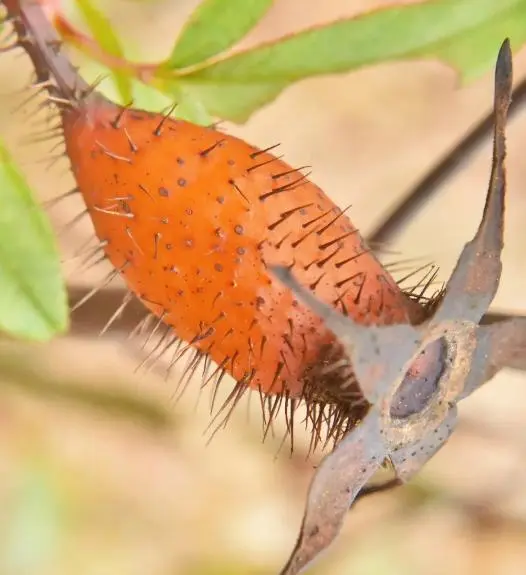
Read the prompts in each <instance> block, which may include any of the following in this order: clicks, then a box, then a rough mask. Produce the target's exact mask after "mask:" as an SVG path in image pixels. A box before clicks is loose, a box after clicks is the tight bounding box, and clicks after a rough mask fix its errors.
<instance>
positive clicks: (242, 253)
mask: <svg viewBox="0 0 526 575" xmlns="http://www.w3.org/2000/svg"><path fill="white" fill-rule="evenodd" d="M246 251H247V250H246V249H245V248H244V247H243V246H239V247H237V248H236V252H237V253H238V254H239V255H240V256H242V255H244V254H245V253H246Z"/></svg>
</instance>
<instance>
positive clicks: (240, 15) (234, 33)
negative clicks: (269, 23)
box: [167, 0, 273, 68]
mask: <svg viewBox="0 0 526 575" xmlns="http://www.w3.org/2000/svg"><path fill="white" fill-rule="evenodd" d="M272 1H273V0H228V1H227V2H225V0H203V2H201V4H200V5H199V6H198V7H197V8H196V10H195V11H194V12H193V14H192V15H191V16H190V18H189V19H188V20H187V21H186V23H185V26H184V28H183V30H182V32H181V34H180V36H179V38H178V40H177V42H176V44H175V46H174V48H173V50H172V54H171V56H170V57H169V59H168V63H167V65H168V67H170V68H184V67H186V66H192V65H194V64H198V63H199V62H202V61H203V60H206V59H208V58H211V57H212V56H215V55H216V54H219V53H220V52H223V51H224V50H226V49H227V48H230V46H232V45H233V44H234V43H235V42H237V41H238V40H241V39H242V38H243V36H245V35H246V34H247V33H248V32H249V30H251V29H252V28H253V27H254V26H255V25H256V24H257V23H258V22H259V20H261V18H262V17H263V15H264V14H265V13H266V12H267V10H268V9H269V8H270V6H271V5H272Z"/></svg>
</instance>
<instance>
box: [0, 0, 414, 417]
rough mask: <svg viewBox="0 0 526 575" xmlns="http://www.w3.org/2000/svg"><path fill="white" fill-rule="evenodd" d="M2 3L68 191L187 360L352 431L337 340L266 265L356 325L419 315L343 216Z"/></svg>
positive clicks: (254, 153) (350, 395) (313, 189)
mask: <svg viewBox="0 0 526 575" xmlns="http://www.w3.org/2000/svg"><path fill="white" fill-rule="evenodd" d="M4 5H5V7H6V8H7V10H8V13H9V15H10V17H11V18H12V20H13V25H14V27H15V31H16V32H17V34H18V43H17V44H18V45H20V46H22V47H23V48H24V49H25V50H26V52H27V53H28V54H29V56H30V57H31V59H32V61H33V64H34V66H35V69H36V71H37V76H38V79H39V81H40V82H41V83H42V86H44V87H45V89H47V90H48V91H49V92H50V94H51V99H52V100H53V101H54V102H55V103H57V104H58V105H59V108H60V113H61V120H62V127H63V135H64V140H65V146H66V152H67V155H68V157H69V159H70V161H71V167H72V170H73V174H74V176H75V179H76V181H77V185H78V188H79V191H80V193H81V194H82V196H83V198H84V201H85V203H86V206H87V209H88V213H89V215H90V217H91V220H92V222H93V225H94V228H95V233H96V235H97V237H98V238H99V240H101V242H102V245H103V246H104V251H105V254H106V256H107V258H108V259H109V261H110V262H111V263H112V264H113V266H114V267H115V269H116V270H118V271H119V272H120V273H121V274H122V276H123V278H124V279H125V282H126V284H127V286H128V287H129V289H130V290H131V291H132V292H133V293H134V294H135V295H136V296H137V297H138V298H139V299H140V300H141V301H142V302H143V303H144V305H145V306H146V307H147V308H148V309H149V310H151V312H152V313H153V314H154V315H156V316H157V317H158V318H159V320H160V321H162V322H164V324H166V325H168V326H171V327H172V328H173V331H174V333H175V335H176V336H177V338H179V339H180V340H182V341H184V342H186V343H187V345H188V346H189V347H190V348H192V349H194V350H198V355H197V356H196V358H195V361H196V362H197V361H198V360H199V359H200V358H202V357H207V358H210V359H212V360H214V361H215V362H216V364H217V365H218V371H216V373H219V372H221V373H222V372H227V373H229V374H231V375H232V376H233V378H234V379H235V380H236V381H237V382H238V386H237V389H238V390H239V391H240V392H243V391H244V390H245V389H248V388H253V389H257V390H259V391H260V392H261V393H262V394H264V395H267V396H273V397H276V396H277V397H285V398H286V399H287V400H288V399H290V398H292V399H294V398H303V399H306V400H307V403H308V404H311V405H316V406H323V405H326V404H329V406H330V409H331V410H332V411H331V413H332V414H333V415H334V414H335V417H336V419H337V420H338V421H339V423H338V425H341V424H342V421H343V420H346V421H347V422H348V423H349V425H352V420H353V418H355V417H356V416H358V415H359V410H357V409H355V406H356V402H357V401H358V402H359V401H360V393H359V390H358V389H357V387H356V385H355V383H354V381H353V377H352V372H350V371H349V367H348V366H343V367H340V368H339V369H333V370H331V371H330V373H328V372H327V371H325V369H324V368H325V367H326V365H327V364H329V363H331V362H334V361H335V360H336V359H338V358H339V357H341V353H342V350H341V347H340V346H339V344H338V343H337V342H336V341H335V339H334V337H333V335H332V334H331V333H330V332H329V331H328V330H327V328H326V327H325V326H324V324H323V322H322V321H321V320H320V318H318V317H317V316H315V315H314V314H313V313H312V312H311V311H310V310H309V309H307V308H306V307H305V306H303V305H302V304H300V303H299V302H298V301H296V300H295V299H294V297H293V296H292V293H291V292H290V291H289V290H288V289H286V288H284V286H283V285H282V284H280V283H279V282H278V281H277V280H276V279H275V278H274V277H273V276H272V275H271V274H270V273H269V270H268V265H269V264H285V265H289V266H291V267H292V268H293V269H294V273H295V275H296V277H297V278H298V279H299V280H300V281H301V282H302V283H303V284H304V285H306V286H308V287H309V288H310V289H312V290H313V291H314V292H315V294H316V296H317V297H318V298H320V299H321V300H323V301H325V302H327V303H330V304H332V305H334V306H339V307H340V308H341V309H343V310H344V311H345V312H346V313H348V314H350V315H351V316H352V317H353V318H354V319H355V320H357V321H359V322H361V323H376V324H388V323H393V322H405V321H408V320H409V321H415V320H417V319H420V316H421V314H422V309H421V308H420V307H419V305H418V304H417V303H416V302H414V301H413V300H411V299H410V298H409V297H407V296H406V295H405V294H404V293H403V292H402V291H401V290H400V289H399V287H398V286H397V284H396V282H395V281H394V280H393V278H392V277H391V276H390V275H389V274H388V273H387V272H386V270H385V269H384V268H383V267H382V265H381V264H380V262H379V261H378V260H377V258H376V257H375V256H374V254H373V253H371V252H370V250H369V249H368V248H367V246H366V245H365V243H364V241H363V239H362V237H361V235H360V233H359V232H358V230H357V229H356V228H355V227H354V226H353V225H352V224H351V222H350V220H349V219H348V217H347V216H346V215H345V213H344V212H342V211H341V210H340V209H339V208H338V207H337V206H336V205H335V204H334V203H333V202H332V201H331V200H330V199H329V198H328V197H327V195H326V194H325V193H324V192H323V191H322V190H321V189H320V188H319V187H318V186H316V185H315V184H314V183H312V182H311V181H309V180H308V178H307V177H306V176H305V175H303V174H302V173H301V172H300V171H299V170H295V169H293V168H292V167H291V166H289V165H288V164H286V163H285V162H283V161H282V160H281V159H279V158H277V157H275V156H274V155H273V154H272V153H271V150H270V149H269V150H259V149H257V148H255V147H254V146H251V145H250V144H248V143H246V142H244V141H242V140H240V139H238V138H235V137H232V136H229V135H227V134H222V133H220V132H218V131H217V130H215V129H213V128H203V127H201V126H197V125H193V124H191V123H188V122H185V121H181V120H176V119H173V118H171V117H167V116H163V115H161V114H156V113H149V112H145V111H142V110H136V109H125V108H121V107H119V106H117V105H115V104H113V103H111V102H109V101H108V100H107V99H105V98H104V97H103V96H101V95H100V94H98V93H97V92H96V91H94V90H93V89H92V88H91V87H90V86H87V85H86V83H85V82H84V81H83V80H82V78H80V77H79V76H78V74H77V72H76V70H74V69H73V68H72V67H71V65H70V63H69V61H68V60H67V58H66V57H65V56H64V54H63V53H62V52H61V51H60V49H57V37H56V34H55V32H54V30H53V27H52V26H51V25H50V23H49V21H48V20H47V19H46V17H45V15H44V14H43V13H42V10H41V8H40V7H39V6H38V5H37V4H33V3H21V2H18V1H16V0H4ZM50 80H51V82H50ZM183 351H184V350H183ZM357 398H358V399H357ZM333 407H334V408H335V409H333ZM319 413H321V411H319Z"/></svg>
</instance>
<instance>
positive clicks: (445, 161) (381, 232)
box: [367, 78, 526, 244]
mask: <svg viewBox="0 0 526 575" xmlns="http://www.w3.org/2000/svg"><path fill="white" fill-rule="evenodd" d="M525 103H526V78H524V79H523V80H521V82H519V83H518V84H517V87H516V88H515V90H513V94H512V101H511V106H510V109H509V113H508V117H509V120H510V121H511V120H512V119H513V118H514V117H515V116H516V115H517V114H518V113H519V111H520V110H521V109H522V107H523V106H524V104H525ZM492 131H493V111H492V110H491V111H489V112H488V113H487V114H486V116H484V117H483V118H482V120H480V121H479V122H478V123H477V124H476V125H475V126H474V127H473V128H472V129H471V130H470V131H469V132H468V133H467V134H466V135H465V136H464V137H463V138H462V139H461V140H460V142H458V143H457V144H456V145H455V146H454V147H453V149H451V150H450V151H449V152H448V153H447V154H446V155H445V156H444V157H443V158H442V159H441V160H439V161H438V163H436V164H435V166H434V167H433V168H431V170H430V171H429V172H428V173H427V174H425V175H424V176H423V178H422V179H421V180H420V181H419V182H418V183H417V184H416V185H415V186H414V187H413V188H412V189H411V190H409V192H408V193H407V194H405V195H404V197H403V198H402V199H401V200H400V201H398V202H397V203H396V204H395V205H394V207H393V208H392V209H391V210H390V212H389V213H388V214H387V215H386V216H384V218H383V220H382V221H381V222H380V223H379V224H377V225H376V227H375V228H373V231H372V232H371V233H370V234H369V235H368V236H367V241H368V242H369V243H371V244H374V243H386V242H390V241H392V240H393V238H394V237H395V236H396V235H397V234H398V233H400V231H401V230H403V228H404V227H405V226H406V225H407V224H408V223H409V222H410V221H411V219H412V218H414V217H415V215H416V214H417V213H418V212H419V211H420V210H421V209H422V208H423V206H424V205H425V204H426V203H427V202H429V201H430V200H431V199H432V198H433V197H434V196H435V195H436V193H437V192H438V190H439V189H440V187H441V186H442V185H443V184H444V183H445V182H446V181H448V180H449V179H450V178H452V177H453V176H455V174H457V173H458V172H459V171H460V170H461V169H462V168H464V167H465V166H466V165H467V164H468V163H469V162H470V161H471V159H472V158H473V156H474V155H475V153H476V152H478V151H479V150H480V148H481V147H482V146H483V145H484V144H485V143H486V141H487V140H488V138H490V137H491V134H492Z"/></svg>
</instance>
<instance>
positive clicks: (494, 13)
mask: <svg viewBox="0 0 526 575" xmlns="http://www.w3.org/2000/svg"><path fill="white" fill-rule="evenodd" d="M505 37H510V39H511V42H512V46H513V48H514V50H518V49H519V48H520V47H521V45H522V44H524V42H525V41H526V0H499V1H498V2H497V1H496V0H431V1H428V2H422V3H418V4H410V5H406V6H396V7H389V8H384V9H381V10H376V11H373V12H368V13H366V14H362V15H359V16H358V17H354V18H350V19H343V20H339V21H336V22H333V23H330V24H327V25H324V26H319V27H315V28H310V29H307V30H304V31H301V32H299V33H297V34H295V35H292V36H287V37H285V38H281V39H278V40H276V41H274V42H270V43H266V44H263V45H260V46H257V47H255V48H251V49H249V50H245V51H242V52H238V53H237V54H234V55H232V56H230V57H227V58H224V59H222V60H219V61H216V62H215V63H211V64H209V65H206V64H204V65H203V66H200V67H199V68H198V69H194V70H193V71H189V72H188V73H185V72H184V71H182V72H180V73H176V72H174V71H173V70H169V69H168V67H167V66H168V65H169V64H168V63H166V64H164V65H163V66H161V67H160V68H159V70H158V75H159V77H160V78H161V77H162V78H164V80H165V81H166V82H169V81H170V78H171V79H172V80H174V79H175V78H176V79H177V81H178V82H182V83H183V84H185V85H187V84H188V85H191V88H190V89H191V90H193V93H194V94H195V96H196V97H198V98H200V99H201V101H202V102H203V103H204V105H205V106H206V107H207V109H208V111H209V112H212V113H214V114H216V115H218V116H220V117H221V118H223V119H228V120H233V121H240V119H241V120H245V119H246V118H247V117H248V116H250V114H251V113H253V112H254V111H255V110H256V109H258V108H259V107H261V106H263V105H264V104H266V103H268V102H270V101H272V100H273V99H274V98H276V97H277V96H278V95H279V93H280V92H281V91H282V90H283V89H284V88H286V87H287V86H288V85H290V84H292V83H293V82H296V81H298V80H301V79H304V78H308V77H312V76H317V75H322V74H335V73H343V72H348V71H351V70H355V69H357V68H360V67H363V66H367V65H372V64H376V63H380V62H385V61H393V60H401V59H416V58H428V59H429V58H433V59H440V60H443V61H445V62H447V63H449V64H450V65H452V66H453V67H455V68H456V70H457V71H458V73H459V75H460V78H461V79H462V80H463V81H464V82H466V81H468V80H473V79H474V78H476V77H478V76H479V75H480V74H482V73H484V72H485V71H486V70H487V69H489V68H490V67H491V66H492V65H493V62H494V59H495V55H496V54H497V51H498V48H499V46H500V44H501V42H502V40H503V39H504V38H505ZM247 95H248V97H247Z"/></svg>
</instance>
